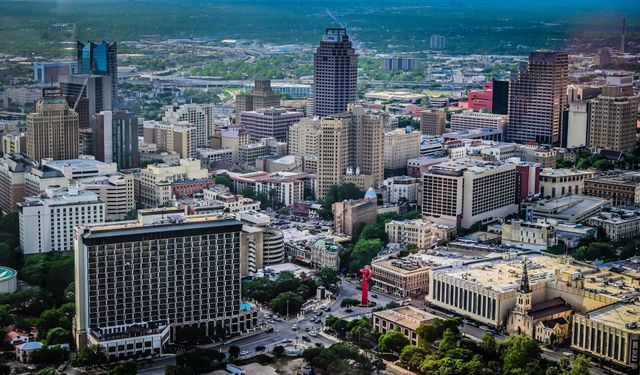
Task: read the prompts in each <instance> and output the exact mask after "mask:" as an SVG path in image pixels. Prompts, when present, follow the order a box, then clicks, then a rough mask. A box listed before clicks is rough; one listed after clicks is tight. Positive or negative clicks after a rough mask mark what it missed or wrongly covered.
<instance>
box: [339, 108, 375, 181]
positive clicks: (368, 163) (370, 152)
mask: <svg viewBox="0 0 640 375" xmlns="http://www.w3.org/2000/svg"><path fill="white" fill-rule="evenodd" d="M344 115H345V116H348V118H349V120H350V124H349V164H348V167H350V168H351V169H352V170H353V171H354V172H355V174H356V175H357V174H362V175H368V176H372V177H373V179H374V181H376V182H378V181H382V180H384V118H383V117H382V116H381V115H379V114H373V113H367V112H366V111H365V109H364V108H363V107H362V106H361V105H355V104H351V105H349V106H348V111H347V113H345V114H344ZM358 171H359V173H358ZM370 187H371V186H361V188H362V190H366V189H368V188H370Z"/></svg>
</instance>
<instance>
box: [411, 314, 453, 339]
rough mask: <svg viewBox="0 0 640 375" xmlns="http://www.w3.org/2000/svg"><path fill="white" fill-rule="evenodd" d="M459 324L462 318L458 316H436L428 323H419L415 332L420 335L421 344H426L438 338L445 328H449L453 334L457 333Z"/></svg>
mask: <svg viewBox="0 0 640 375" xmlns="http://www.w3.org/2000/svg"><path fill="white" fill-rule="evenodd" d="M461 325H462V319H460V318H452V319H439V318H436V319H434V320H432V321H431V322H430V323H427V324H421V325H419V326H418V328H417V329H416V333H417V334H418V337H420V342H421V343H422V345H427V343H433V342H434V341H436V340H439V339H440V338H441V337H442V335H443V334H444V331H445V330H447V329H451V331H452V332H453V333H454V335H456V336H457V335H459V334H460V330H459V329H458V327H459V326H461Z"/></svg>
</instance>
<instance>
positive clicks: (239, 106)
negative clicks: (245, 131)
mask: <svg viewBox="0 0 640 375" xmlns="http://www.w3.org/2000/svg"><path fill="white" fill-rule="evenodd" d="M279 106H280V96H278V94H276V93H275V92H274V91H273V89H272V88H271V80H268V79H257V80H255V81H254V84H253V91H252V92H251V93H249V94H240V95H237V96H236V124H239V123H240V122H241V121H242V120H241V117H242V112H246V111H254V110H258V109H264V108H271V107H279Z"/></svg>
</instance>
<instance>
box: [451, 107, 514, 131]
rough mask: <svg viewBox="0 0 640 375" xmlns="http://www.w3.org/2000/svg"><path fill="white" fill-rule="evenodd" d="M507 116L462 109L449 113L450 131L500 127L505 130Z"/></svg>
mask: <svg viewBox="0 0 640 375" xmlns="http://www.w3.org/2000/svg"><path fill="white" fill-rule="evenodd" d="M507 120H508V117H507V116H505V115H497V114H493V113H484V112H474V111H464V112H462V113H455V114H453V115H451V131H452V132H457V131H460V130H471V129H485V128H491V129H501V130H503V131H506V127H507Z"/></svg>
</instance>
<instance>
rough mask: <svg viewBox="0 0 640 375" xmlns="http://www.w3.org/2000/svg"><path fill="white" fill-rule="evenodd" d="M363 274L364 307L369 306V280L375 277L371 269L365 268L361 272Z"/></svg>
mask: <svg viewBox="0 0 640 375" xmlns="http://www.w3.org/2000/svg"><path fill="white" fill-rule="evenodd" d="M360 273H361V274H362V306H369V280H371V277H372V276H373V271H371V268H363V269H361V270H360Z"/></svg>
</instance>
